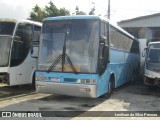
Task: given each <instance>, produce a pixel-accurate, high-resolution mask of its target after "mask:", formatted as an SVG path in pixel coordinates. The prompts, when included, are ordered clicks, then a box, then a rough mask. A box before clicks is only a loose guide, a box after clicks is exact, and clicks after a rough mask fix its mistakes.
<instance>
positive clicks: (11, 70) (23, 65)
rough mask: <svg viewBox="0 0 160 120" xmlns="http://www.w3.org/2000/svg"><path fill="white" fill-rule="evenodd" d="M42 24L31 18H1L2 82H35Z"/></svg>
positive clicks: (0, 62)
mask: <svg viewBox="0 0 160 120" xmlns="http://www.w3.org/2000/svg"><path fill="white" fill-rule="evenodd" d="M41 26H42V24H41V23H39V22H33V21H30V20H13V19H0V83H1V84H2V83H3V85H9V86H13V85H22V84H31V83H34V71H35V69H36V64H37V56H38V44H39V37H40V31H41Z"/></svg>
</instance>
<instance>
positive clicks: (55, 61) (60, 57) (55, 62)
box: [47, 55, 62, 72]
mask: <svg viewBox="0 0 160 120" xmlns="http://www.w3.org/2000/svg"><path fill="white" fill-rule="evenodd" d="M61 59H62V55H60V56H58V57H57V59H55V60H54V62H53V63H52V65H51V66H50V67H49V69H48V70H47V72H50V71H52V69H53V67H54V66H55V65H57V64H58V63H59V61H60V60H61Z"/></svg>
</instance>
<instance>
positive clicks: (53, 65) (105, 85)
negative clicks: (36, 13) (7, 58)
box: [36, 16, 140, 98]
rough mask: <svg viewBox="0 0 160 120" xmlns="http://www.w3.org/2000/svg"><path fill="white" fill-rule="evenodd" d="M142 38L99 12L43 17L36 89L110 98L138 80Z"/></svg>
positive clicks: (42, 91)
mask: <svg viewBox="0 0 160 120" xmlns="http://www.w3.org/2000/svg"><path fill="white" fill-rule="evenodd" d="M139 63H140V55H139V42H138V41H137V40H136V39H135V38H134V37H133V36H131V35H130V34H128V33H127V32H125V31H124V30H122V29H121V28H120V27H118V26H116V25H113V24H111V23H110V22H109V21H108V20H106V19H105V18H102V17H99V16H60V17H49V18H46V19H44V21H43V26H42V33H41V38H40V50H39V57H38V66H37V70H36V91H37V92H40V93H51V94H61V95H68V96H78V97H91V98H97V97H100V96H104V97H107V98H109V97H110V94H111V93H112V91H113V89H114V88H117V87H118V86H120V85H122V84H124V83H126V82H128V81H133V80H134V78H135V76H136V73H137V71H138V69H139Z"/></svg>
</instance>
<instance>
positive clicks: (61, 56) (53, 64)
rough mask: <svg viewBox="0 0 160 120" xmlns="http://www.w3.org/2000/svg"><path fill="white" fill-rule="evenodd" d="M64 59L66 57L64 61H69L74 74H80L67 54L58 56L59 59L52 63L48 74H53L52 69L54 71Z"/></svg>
mask: <svg viewBox="0 0 160 120" xmlns="http://www.w3.org/2000/svg"><path fill="white" fill-rule="evenodd" d="M63 57H64V60H65V59H66V60H67V61H68V63H69V65H70V67H71V68H72V70H73V72H74V73H75V74H78V72H77V71H76V68H75V67H74V65H73V63H72V61H71V59H70V57H69V56H68V55H67V54H65V55H60V56H58V57H57V59H56V60H54V62H53V63H52V65H51V66H50V67H49V69H48V70H47V72H51V71H52V69H53V67H54V66H55V65H57V64H58V63H59V61H60V60H61V59H62V58H63ZM62 71H64V64H62Z"/></svg>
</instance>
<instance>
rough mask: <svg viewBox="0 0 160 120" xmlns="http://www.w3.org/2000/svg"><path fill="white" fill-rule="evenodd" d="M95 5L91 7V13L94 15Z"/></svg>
mask: <svg viewBox="0 0 160 120" xmlns="http://www.w3.org/2000/svg"><path fill="white" fill-rule="evenodd" d="M95 10H96V9H95V7H93V8H92V9H91V11H90V12H89V15H94V12H95Z"/></svg>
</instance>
